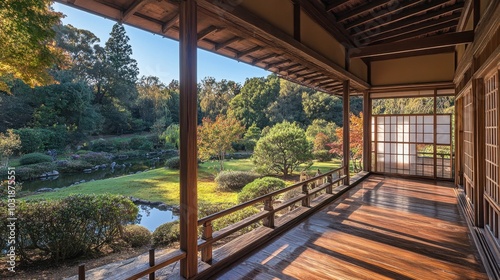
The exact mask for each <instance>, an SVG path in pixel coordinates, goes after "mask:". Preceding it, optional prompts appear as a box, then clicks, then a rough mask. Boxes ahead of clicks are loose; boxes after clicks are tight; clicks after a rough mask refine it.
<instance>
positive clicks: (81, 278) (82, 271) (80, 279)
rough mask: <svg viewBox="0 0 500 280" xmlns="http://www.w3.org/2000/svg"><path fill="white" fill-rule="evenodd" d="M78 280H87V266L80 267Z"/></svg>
mask: <svg viewBox="0 0 500 280" xmlns="http://www.w3.org/2000/svg"><path fill="white" fill-rule="evenodd" d="M78 280H85V265H84V264H81V265H80V266H78Z"/></svg>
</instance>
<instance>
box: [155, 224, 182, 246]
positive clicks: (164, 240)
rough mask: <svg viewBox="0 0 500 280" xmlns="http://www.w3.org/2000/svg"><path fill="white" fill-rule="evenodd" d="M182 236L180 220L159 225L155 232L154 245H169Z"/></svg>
mask: <svg viewBox="0 0 500 280" xmlns="http://www.w3.org/2000/svg"><path fill="white" fill-rule="evenodd" d="M180 236H181V233H180V228H179V221H174V222H169V223H166V224H163V225H161V226H159V227H158V228H157V229H156V230H155V231H154V232H153V238H152V239H153V245H155V246H168V245H170V244H172V243H174V242H176V241H178V240H179V237H180Z"/></svg>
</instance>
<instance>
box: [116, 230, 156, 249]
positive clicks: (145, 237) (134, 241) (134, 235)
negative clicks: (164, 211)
mask: <svg viewBox="0 0 500 280" xmlns="http://www.w3.org/2000/svg"><path fill="white" fill-rule="evenodd" d="M123 240H125V242H127V243H128V244H130V246H132V247H141V246H144V245H148V244H150V243H151V232H150V231H149V230H148V229H147V228H145V227H143V226H140V225H127V226H126V227H125V228H124V229H123Z"/></svg>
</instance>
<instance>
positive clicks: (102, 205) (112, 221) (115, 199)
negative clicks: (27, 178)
mask: <svg viewBox="0 0 500 280" xmlns="http://www.w3.org/2000/svg"><path fill="white" fill-rule="evenodd" d="M6 203H7V202H6V201H1V202H0V209H2V210H1V212H0V242H3V244H6V242H5V241H6V240H7V235H8V234H9V232H8V228H7V223H8V221H7V217H8V213H7V205H5V204H6ZM137 212H138V208H137V206H135V205H134V204H133V203H132V202H131V201H130V199H128V198H126V197H123V196H117V195H73V196H68V197H66V198H64V199H62V200H54V201H35V202H26V201H20V202H19V203H18V205H17V209H16V215H17V222H16V226H17V228H16V232H17V235H16V250H17V251H16V252H17V253H18V256H20V258H21V260H23V261H30V260H32V258H33V257H36V258H39V257H49V258H50V259H52V260H64V259H69V258H73V257H77V256H80V255H87V254H90V253H92V252H97V251H99V250H100V249H101V248H102V247H103V246H105V245H109V244H112V243H113V242H114V241H116V240H118V239H119V238H120V237H121V236H120V233H121V232H122V231H123V227H124V226H125V225H126V224H128V223H130V222H132V221H134V220H135V219H136V217H137Z"/></svg>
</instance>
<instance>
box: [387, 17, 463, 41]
mask: <svg viewBox="0 0 500 280" xmlns="http://www.w3.org/2000/svg"><path fill="white" fill-rule="evenodd" d="M457 23H458V20H455V21H449V22H445V23H441V24H438V25H431V26H429V27H427V28H423V29H420V30H416V31H413V32H409V33H404V34H402V35H397V36H393V37H391V38H389V39H386V40H377V41H379V43H380V44H385V43H391V42H397V41H402V40H407V39H411V38H415V37H419V36H423V35H426V34H429V33H434V32H437V31H440V30H443V29H447V28H452V27H456V26H457Z"/></svg>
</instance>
